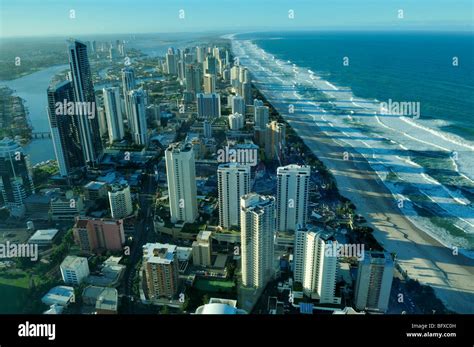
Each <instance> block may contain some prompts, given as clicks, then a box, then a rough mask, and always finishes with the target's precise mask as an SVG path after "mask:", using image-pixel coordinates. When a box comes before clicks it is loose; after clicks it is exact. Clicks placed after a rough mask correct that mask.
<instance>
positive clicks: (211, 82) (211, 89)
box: [204, 73, 216, 94]
mask: <svg viewBox="0 0 474 347" xmlns="http://www.w3.org/2000/svg"><path fill="white" fill-rule="evenodd" d="M215 92H216V75H213V74H208V73H207V74H205V75H204V93H207V94H211V93H215Z"/></svg>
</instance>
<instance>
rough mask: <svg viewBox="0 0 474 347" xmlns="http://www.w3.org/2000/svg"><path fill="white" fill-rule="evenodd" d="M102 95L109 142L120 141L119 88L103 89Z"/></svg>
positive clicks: (121, 132) (121, 130) (122, 132)
mask: <svg viewBox="0 0 474 347" xmlns="http://www.w3.org/2000/svg"><path fill="white" fill-rule="evenodd" d="M103 93H104V106H105V114H106V117H107V131H108V134H109V142H110V143H112V142H114V141H120V140H122V139H123V136H124V130H123V117H122V107H121V104H120V102H121V101H120V93H119V88H118V87H109V88H104V89H103Z"/></svg>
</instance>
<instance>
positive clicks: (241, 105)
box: [232, 95, 245, 115]
mask: <svg viewBox="0 0 474 347" xmlns="http://www.w3.org/2000/svg"><path fill="white" fill-rule="evenodd" d="M232 113H239V114H242V115H245V100H244V98H243V97H241V96H240V95H237V96H234V97H233V98H232Z"/></svg>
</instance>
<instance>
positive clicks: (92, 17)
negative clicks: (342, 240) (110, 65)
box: [0, 0, 474, 37]
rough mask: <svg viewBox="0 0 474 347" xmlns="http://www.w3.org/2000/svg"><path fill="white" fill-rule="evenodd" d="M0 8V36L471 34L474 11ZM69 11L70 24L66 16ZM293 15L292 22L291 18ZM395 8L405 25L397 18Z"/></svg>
mask: <svg viewBox="0 0 474 347" xmlns="http://www.w3.org/2000/svg"><path fill="white" fill-rule="evenodd" d="M0 9H1V17H0V18H1V28H0V37H16V36H57V35H93V34H114V33H154V32H189V31H194V32H196V31H210V30H214V31H229V32H234V31H235V32H238V31H248V30H277V29H281V30H295V29H346V28H348V29H396V30H404V29H406V30H413V29H421V30H436V29H438V30H468V29H472V27H473V26H472V25H473V13H474V12H473V11H474V9H473V5H472V1H471V0H459V1H456V2H455V3H452V1H449V0H417V1H413V0H399V1H395V0H383V1H382V0H319V1H318V0H281V1H279V0H273V1H272V0H181V1H179V0H136V1H130V0H127V1H125V0H71V1H64V0H42V1H38V0H2V1H1V3H0ZM71 10H73V11H74V14H75V18H70V13H71ZM290 10H292V11H294V12H293V13H294V19H290V18H289V16H288V14H289V11H290ZM399 10H403V17H404V18H403V19H399V18H398V14H399V12H398V11H399ZM180 11H181V12H180ZM182 11H184V12H182ZM180 14H181V15H184V18H180Z"/></svg>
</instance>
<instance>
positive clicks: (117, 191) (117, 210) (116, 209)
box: [109, 183, 133, 219]
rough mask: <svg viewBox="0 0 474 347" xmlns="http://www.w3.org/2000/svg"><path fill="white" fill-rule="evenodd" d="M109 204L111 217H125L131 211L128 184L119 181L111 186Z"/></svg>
mask: <svg viewBox="0 0 474 347" xmlns="http://www.w3.org/2000/svg"><path fill="white" fill-rule="evenodd" d="M109 204H110V211H111V213H112V218H116V219H120V218H125V217H128V216H130V215H131V214H132V213H133V205H132V195H131V193H130V187H129V186H128V184H126V183H121V184H114V185H112V186H111V188H110V190H109Z"/></svg>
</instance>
